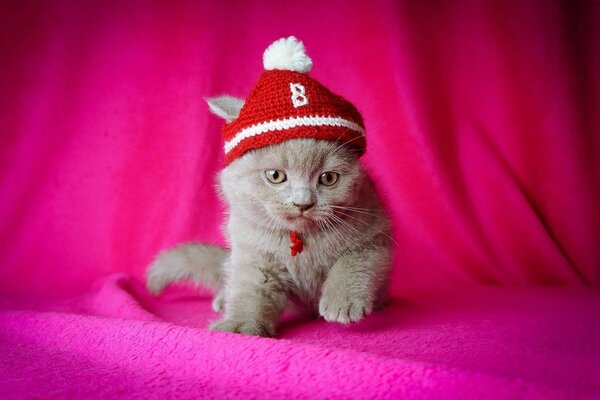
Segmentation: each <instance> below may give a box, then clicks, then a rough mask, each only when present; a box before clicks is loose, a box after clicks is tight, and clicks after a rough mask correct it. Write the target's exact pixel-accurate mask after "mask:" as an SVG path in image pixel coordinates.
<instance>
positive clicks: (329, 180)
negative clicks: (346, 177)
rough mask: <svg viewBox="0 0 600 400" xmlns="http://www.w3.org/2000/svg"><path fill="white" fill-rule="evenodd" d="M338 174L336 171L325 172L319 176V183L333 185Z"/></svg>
mask: <svg viewBox="0 0 600 400" xmlns="http://www.w3.org/2000/svg"><path fill="white" fill-rule="evenodd" d="M339 177H340V174H338V173H337V172H325V173H323V174H321V176H320V177H319V183H320V184H321V185H325V186H333V185H335V183H336V182H337V180H338V178H339Z"/></svg>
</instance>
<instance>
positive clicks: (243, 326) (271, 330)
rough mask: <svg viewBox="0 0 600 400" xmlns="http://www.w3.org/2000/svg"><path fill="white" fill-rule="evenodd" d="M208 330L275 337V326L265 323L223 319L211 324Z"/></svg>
mask: <svg viewBox="0 0 600 400" xmlns="http://www.w3.org/2000/svg"><path fill="white" fill-rule="evenodd" d="M208 329H210V330H211V331H221V332H232V333H241V334H243V335H252V336H262V337H273V336H275V324H271V323H267V322H263V321H252V320H247V321H246V320H237V319H222V320H218V321H215V322H213V323H212V324H210V326H209V327H208Z"/></svg>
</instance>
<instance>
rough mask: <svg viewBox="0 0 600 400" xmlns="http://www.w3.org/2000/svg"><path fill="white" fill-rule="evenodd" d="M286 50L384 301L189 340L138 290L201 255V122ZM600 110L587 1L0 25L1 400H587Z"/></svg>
mask: <svg viewBox="0 0 600 400" xmlns="http://www.w3.org/2000/svg"><path fill="white" fill-rule="evenodd" d="M290 34H293V35H295V36H297V37H298V38H300V39H301V40H303V41H304V43H305V45H306V47H307V49H308V53H309V55H310V56H311V57H312V58H313V60H314V63H315V67H314V70H313V72H312V73H311V74H312V76H313V77H315V78H317V79H318V80H320V81H321V82H322V83H323V84H325V85H326V86H328V87H329V88H330V89H332V90H333V91H334V92H337V93H339V94H341V95H343V96H344V97H346V98H347V99H349V100H351V101H352V102H353V103H354V104H355V105H356V106H357V107H358V109H359V110H360V111H361V112H362V114H363V117H364V120H365V123H366V126H367V132H368V150H367V154H366V155H365V157H364V162H365V164H366V165H367V167H368V168H369V169H370V170H371V171H372V173H373V175H374V176H375V177H377V182H378V185H379V186H380V188H381V190H382V192H383V193H384V196H385V199H386V201H387V203H388V205H389V209H390V213H391V215H392V216H393V219H394V222H395V231H394V236H395V239H396V241H397V242H398V244H399V246H398V247H397V249H396V255H397V257H396V263H395V266H394V282H393V289H392V291H393V294H394V295H395V300H394V302H393V303H392V306H391V307H390V308H388V309H387V310H386V311H384V312H382V313H381V314H377V315H374V316H373V317H372V319H369V320H367V321H365V322H364V324H362V325H361V324H359V325H358V326H357V327H353V328H349V329H346V328H344V327H340V326H337V325H331V324H326V323H325V322H323V321H312V322H310V321H302V322H300V323H297V324H296V323H294V322H288V323H286V324H284V326H283V329H282V333H281V335H282V338H283V339H282V340H271V339H257V338H247V337H238V336H234V335H224V334H215V333H211V332H206V331H205V329H204V326H205V325H206V323H207V321H209V320H211V319H214V318H215V317H216V316H215V315H214V314H213V313H212V312H211V311H210V309H209V299H208V297H206V296H205V295H204V294H202V293H200V294H196V295H193V294H190V293H189V292H187V291H186V290H185V289H180V291H179V292H178V291H177V289H176V288H175V289H173V291H172V292H169V293H167V295H166V296H163V297H162V298H160V299H153V298H150V297H149V296H148V295H147V293H145V291H144V289H143V288H142V286H141V283H140V280H141V279H142V277H143V274H144V271H145V268H146V266H147V265H148V263H149V262H150V260H151V259H152V258H153V257H154V256H155V255H156V253H157V252H158V251H160V250H161V249H164V248H167V247H170V246H172V245H174V244H176V243H179V242H181V241H187V240H191V239H196V240H201V241H205V242H211V243H223V237H222V236H221V234H220V223H221V222H222V220H223V211H224V208H223V206H222V205H221V204H220V203H219V201H218V199H217V197H216V193H215V190H214V182H215V180H214V179H215V174H216V173H217V171H218V170H219V169H220V168H221V167H222V165H223V162H222V158H223V154H222V139H221V136H220V127H221V122H220V121H219V120H218V119H217V118H216V117H214V116H211V115H209V112H208V110H207V106H206V104H205V102H204V100H203V97H208V96H214V95H218V94H224V93H227V94H233V95H237V96H240V97H243V96H245V95H246V94H247V93H248V92H249V91H250V89H251V88H252V86H253V84H254V82H255V81H256V79H257V78H258V75H259V74H260V71H261V68H262V65H261V59H262V52H263V51H264V49H265V47H266V46H267V45H268V44H270V43H271V42H272V41H273V40H275V39H277V38H279V37H282V36H287V35H290ZM599 110H600V3H598V2H594V1H578V2H571V1H545V0H539V1H475V0H473V1H467V0H464V1H374V2H367V1H365V2H362V1H356V2H352V1H332V2H329V1H327V2H325V1H314V2H313V1H308V2H306V1H305V2H279V1H271V2H268V1H265V2H261V3H260V4H250V2H242V1H239V2H234V1H231V2H224V1H201V2H192V1H190V2H183V1H173V2H166V1H165V2H148V1H138V0H133V1H112V0H108V1H102V2H82V1H67V0H65V1H55V2H43V3H40V2H35V1H12V2H11V1H9V2H2V3H1V4H0V310H2V311H0V393H4V394H7V393H8V394H9V395H12V396H10V397H15V398H20V397H27V396H34V397H35V396H37V397H45V396H47V395H49V394H50V395H51V394H53V393H54V395H55V396H56V397H77V398H81V397H104V398H114V397H115V396H121V397H127V396H129V397H132V398H135V397H138V398H139V397H143V398H158V397H168V398H189V397H198V396H200V395H202V397H214V398H223V397H228V396H229V397H231V398H235V397H236V396H239V395H244V396H246V397H247V398H255V397H256V398H260V397H286V396H287V397H289V396H292V397H297V398H325V397H336V396H337V397H348V394H349V393H354V394H355V396H356V397H363V398H364V397H367V395H370V396H372V397H374V398H397V396H400V395H402V396H404V397H406V398H422V397H430V396H436V395H437V396H438V397H439V396H442V395H443V396H444V397H455V398H467V397H469V396H470V397H473V398H491V397H494V396H496V397H502V398H515V397H525V398H534V397H537V398H543V399H547V398H554V397H556V398H560V397H566V398H570V397H573V396H575V395H591V396H592V397H600V373H599V372H598V371H600V364H599V363H600V361H598V360H599V359H600V343H599V342H598V340H599V338H600V319H599V318H600V317H599V314H598V312H597V310H598V309H600V293H599V292H598V290H597V288H598V287H599V286H600V246H599V243H598V241H599V238H600V207H599V204H600V113H599V112H598V111H599ZM489 285H494V286H502V287H505V288H504V289H500V288H498V289H490V288H487V289H486V288H484V286H489ZM533 286H545V287H548V286H552V287H554V286H567V287H568V288H564V289H556V288H533ZM584 286H588V287H591V288H585V287H584ZM465 287H468V288H470V289H469V290H465ZM514 287H524V289H523V288H521V289H515V288H514ZM442 289H443V291H442ZM446 290H450V291H451V292H450V293H451V294H448V295H444V294H443V293H444V291H446ZM428 292H429V293H439V294H436V295H434V296H433V297H431V296H432V295H431V294H429V295H421V294H419V295H416V294H415V293H428ZM421 296H424V297H421ZM428 296H430V297H428ZM49 297H60V298H66V300H60V301H58V300H55V301H51V302H48V301H40V299H46V298H49ZM399 298H404V299H408V298H410V299H412V300H405V301H406V302H405V303H404V302H403V301H402V300H399ZM207 343H208V344H207ZM240 359H241V361H240ZM224 366H225V367H224ZM265 366H267V367H265ZM315 366H318V367H317V370H318V371H317V372H314V371H313V370H311V368H315ZM265 368H266V369H265ZM248 371H253V373H254V375H252V374H250V375H248ZM215 374H216V375H215ZM245 374H246V375H245ZM65 377H67V378H65ZM211 377H216V378H214V379H216V380H211ZM274 377H277V379H279V380H278V385H275V386H273V380H274V379H275V380H276V378H274ZM95 379H96V380H95ZM223 382H225V383H223ZM198 385H199V386H198ZM336 385H338V386H336ZM361 385H362V386H361ZM465 387H467V388H469V390H470V391H469V392H463V391H462V390H464V388H465ZM232 388H233V389H232ZM266 388H268V390H267V389H266ZM198 390H200V391H198ZM265 390H266V391H265ZM269 390H270V391H269ZM555 390H558V391H557V392H556V391H555ZM565 390H566V391H565ZM251 393H253V395H251ZM257 393H258V394H257ZM261 393H262V396H261V395H260V394H261ZM0 397H1V396H0Z"/></svg>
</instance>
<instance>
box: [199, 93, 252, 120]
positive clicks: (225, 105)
mask: <svg viewBox="0 0 600 400" xmlns="http://www.w3.org/2000/svg"><path fill="white" fill-rule="evenodd" d="M206 102H207V103H208V107H209V108H210V111H212V113H213V114H215V115H218V116H219V117H221V118H223V119H224V120H225V121H227V122H231V121H233V120H234V119H236V118H237V117H238V116H239V115H240V111H241V110H242V107H243V106H244V100H242V99H238V98H237V97H233V96H220V97H212V98H209V99H206Z"/></svg>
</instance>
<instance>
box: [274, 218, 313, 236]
mask: <svg viewBox="0 0 600 400" xmlns="http://www.w3.org/2000/svg"><path fill="white" fill-rule="evenodd" d="M282 220H283V222H284V224H285V226H287V227H288V229H289V230H290V231H296V232H301V233H302V232H309V231H312V230H315V229H317V228H318V225H317V223H316V222H315V221H314V220H313V219H311V218H308V217H307V216H305V215H294V216H292V215H286V216H283V217H282Z"/></svg>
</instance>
